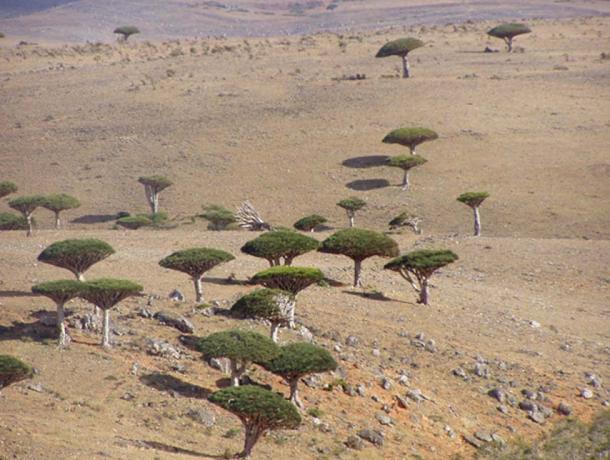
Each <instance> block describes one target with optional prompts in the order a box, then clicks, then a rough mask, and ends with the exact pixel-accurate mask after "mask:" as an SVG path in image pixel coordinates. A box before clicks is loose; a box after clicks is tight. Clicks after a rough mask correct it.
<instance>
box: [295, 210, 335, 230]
mask: <svg viewBox="0 0 610 460" xmlns="http://www.w3.org/2000/svg"><path fill="white" fill-rule="evenodd" d="M326 222H328V220H327V219H326V217H322V216H320V215H318V214H312V215H310V216H305V217H303V218H302V219H299V220H297V221H296V222H295V223H294V225H293V227H294V228H296V229H297V230H301V231H303V232H315V231H316V228H317V227H319V226H320V225H322V224H325V223H326Z"/></svg>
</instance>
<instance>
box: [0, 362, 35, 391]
mask: <svg viewBox="0 0 610 460" xmlns="http://www.w3.org/2000/svg"><path fill="white" fill-rule="evenodd" d="M32 375H34V371H33V370H32V368H31V367H30V366H28V365H27V364H25V363H24V362H23V361H21V360H20V359H17V358H15V357H14V356H10V355H0V389H2V388H4V387H7V386H9V385H12V384H13V383H16V382H20V381H21V380H25V379H29V378H31V377H32Z"/></svg>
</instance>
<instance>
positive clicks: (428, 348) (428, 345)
mask: <svg viewBox="0 0 610 460" xmlns="http://www.w3.org/2000/svg"><path fill="white" fill-rule="evenodd" d="M425 348H426V351H429V352H430V353H436V352H437V351H438V348H436V342H435V341H434V340H432V339H430V340H428V341H427V342H426V347H425Z"/></svg>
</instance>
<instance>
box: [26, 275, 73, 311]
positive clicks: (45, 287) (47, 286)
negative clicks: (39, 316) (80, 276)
mask: <svg viewBox="0 0 610 460" xmlns="http://www.w3.org/2000/svg"><path fill="white" fill-rule="evenodd" d="M82 290H83V283H82V282H80V281H75V280H58V281H48V282H46V283H40V284H36V285H34V286H32V292H33V293H34V294H38V295H42V296H45V297H48V298H49V299H51V300H52V301H53V302H55V303H56V304H58V305H63V304H65V303H66V302H68V301H69V300H72V299H74V298H75V297H78V296H79V295H80V294H81V292H82Z"/></svg>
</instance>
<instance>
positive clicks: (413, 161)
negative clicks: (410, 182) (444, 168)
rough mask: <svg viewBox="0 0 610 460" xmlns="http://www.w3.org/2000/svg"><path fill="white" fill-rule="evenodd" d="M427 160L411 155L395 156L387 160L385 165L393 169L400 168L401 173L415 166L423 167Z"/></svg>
mask: <svg viewBox="0 0 610 460" xmlns="http://www.w3.org/2000/svg"><path fill="white" fill-rule="evenodd" d="M427 161H428V160H426V159H425V158H423V157H420V156H413V155H397V156H394V157H391V158H388V161H387V162H386V165H388V166H391V167H393V168H400V169H402V170H403V171H408V170H410V169H412V168H415V167H416V166H420V165H423V164H424V163H426V162H427Z"/></svg>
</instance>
